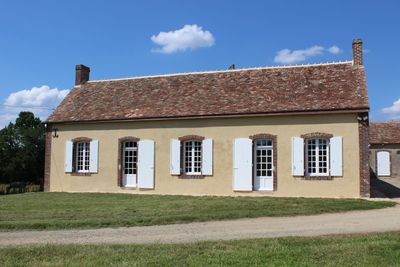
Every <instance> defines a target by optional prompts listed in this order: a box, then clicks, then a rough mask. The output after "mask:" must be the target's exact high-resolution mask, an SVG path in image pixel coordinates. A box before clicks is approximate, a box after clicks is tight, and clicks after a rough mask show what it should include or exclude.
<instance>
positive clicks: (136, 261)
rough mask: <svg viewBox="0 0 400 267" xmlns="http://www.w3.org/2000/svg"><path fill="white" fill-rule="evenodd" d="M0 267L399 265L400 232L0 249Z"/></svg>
mask: <svg viewBox="0 0 400 267" xmlns="http://www.w3.org/2000/svg"><path fill="white" fill-rule="evenodd" d="M0 263H1V265H2V266H4V267H6V266H374V267H375V266H400V232H391V233H382V234H368V235H345V236H325V237H312V238H311V237H289V238H274V239H253V240H240V241H219V242H201V243H194V244H170V245H169V244H168V245H46V246H28V247H14V248H4V249H0Z"/></svg>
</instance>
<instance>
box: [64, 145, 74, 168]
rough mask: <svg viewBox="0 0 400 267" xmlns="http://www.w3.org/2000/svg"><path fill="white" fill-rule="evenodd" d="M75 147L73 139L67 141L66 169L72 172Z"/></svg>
mask: <svg viewBox="0 0 400 267" xmlns="http://www.w3.org/2000/svg"><path fill="white" fill-rule="evenodd" d="M73 149H74V143H73V142H72V141H69V140H68V141H66V142H65V163H64V171H65V172H72V157H73V155H72V153H73Z"/></svg>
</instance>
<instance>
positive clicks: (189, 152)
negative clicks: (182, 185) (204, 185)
mask: <svg viewBox="0 0 400 267" xmlns="http://www.w3.org/2000/svg"><path fill="white" fill-rule="evenodd" d="M183 160H184V172H185V174H186V175H201V174H202V171H201V169H202V164H201V163H202V142H201V141H185V142H184V143H183Z"/></svg>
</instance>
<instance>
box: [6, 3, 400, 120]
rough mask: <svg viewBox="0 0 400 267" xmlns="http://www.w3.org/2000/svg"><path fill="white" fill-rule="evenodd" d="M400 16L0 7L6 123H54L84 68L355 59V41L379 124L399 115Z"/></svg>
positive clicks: (346, 11) (136, 6) (315, 9)
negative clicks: (22, 117)
mask: <svg viewBox="0 0 400 267" xmlns="http://www.w3.org/2000/svg"><path fill="white" fill-rule="evenodd" d="M399 12H400V1H329V2H328V1H233V0H231V1H216V0H214V1H208V0H207V1H206V0H202V1H188V0H186V1H172V0H169V1H117V0H115V1H71V0H69V1H15V0H14V1H1V5H0V38H1V39H0V126H4V125H5V124H6V123H8V121H9V120H12V119H14V118H15V115H16V114H17V113H18V112H19V111H20V110H28V109H30V108H31V107H36V108H35V109H33V111H34V112H35V113H36V114H38V116H41V117H42V118H45V117H46V116H47V115H48V113H49V112H50V110H47V109H42V107H45V108H49V109H50V108H54V107H55V106H56V105H57V104H58V102H59V101H60V100H61V99H62V98H63V97H64V96H65V95H66V94H67V93H68V91H67V90H69V89H71V88H72V87H73V83H74V75H75V69H74V68H75V64H79V63H82V64H85V65H87V66H89V67H90V68H91V79H107V78H117V77H130V76H137V75H148V74H161V73H174V72H187V71H202V70H215V69H226V68H227V67H228V66H229V65H230V64H232V63H235V64H236V66H237V67H239V68H240V67H253V66H271V65H279V64H289V63H292V64H293V63H294V64H302V63H316V62H327V61H339V60H351V59H352V53H351V41H352V39H354V38H362V39H363V41H364V49H365V54H364V64H365V68H366V72H367V85H368V89H369V97H370V106H371V119H372V120H387V119H398V118H400V100H399V99H400V81H399V78H398V75H399V74H400V53H399V44H400V31H399V30H398V25H400V16H399V15H398V14H399ZM185 25H187V26H186V27H184V26H185ZM196 25H197V26H196ZM283 49H289V50H283ZM282 50H283V51H282ZM279 52H280V53H279ZM398 100H399V101H398ZM395 101H398V102H397V103H396V104H394V102H395ZM38 107H40V108H38ZM389 107H391V108H389ZM384 108H389V109H386V110H385V111H386V113H384V112H383V111H382V109H384Z"/></svg>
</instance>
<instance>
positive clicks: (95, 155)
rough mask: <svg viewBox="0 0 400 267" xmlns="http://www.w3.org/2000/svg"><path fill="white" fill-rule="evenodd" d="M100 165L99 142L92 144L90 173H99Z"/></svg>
mask: <svg viewBox="0 0 400 267" xmlns="http://www.w3.org/2000/svg"><path fill="white" fill-rule="evenodd" d="M98 164H99V140H92V141H91V142H90V165H89V172H91V173H97V172H98Z"/></svg>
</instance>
